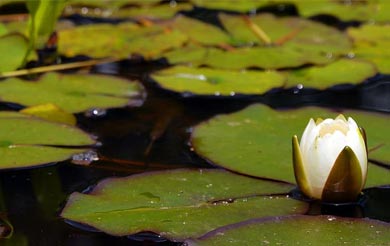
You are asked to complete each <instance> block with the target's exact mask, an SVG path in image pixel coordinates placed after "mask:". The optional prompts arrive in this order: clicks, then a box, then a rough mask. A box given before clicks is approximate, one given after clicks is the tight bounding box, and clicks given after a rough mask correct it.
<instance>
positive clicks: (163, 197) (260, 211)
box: [61, 169, 307, 241]
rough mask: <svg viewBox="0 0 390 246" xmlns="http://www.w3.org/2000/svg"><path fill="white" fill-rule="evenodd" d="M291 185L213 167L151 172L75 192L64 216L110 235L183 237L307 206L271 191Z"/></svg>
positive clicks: (293, 212) (287, 190) (296, 211)
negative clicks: (87, 192) (151, 234)
mask: <svg viewBox="0 0 390 246" xmlns="http://www.w3.org/2000/svg"><path fill="white" fill-rule="evenodd" d="M153 184H158V185H153ZM291 188H292V186H290V185H287V184H282V183H274V182H270V181H264V180H257V179H252V178H247V177H244V176H240V175H236V174H233V173H229V172H226V171H223V170H215V169H208V170H207V169H203V170H196V169H181V170H172V171H163V172H153V173H147V174H141V175H134V176H130V177H126V178H111V179H106V180H104V181H102V182H100V183H99V184H98V185H97V186H96V187H95V188H94V190H93V191H92V192H91V193H89V194H81V193H73V194H72V195H71V196H70V197H69V200H68V202H67V205H66V206H65V208H64V209H63V211H62V213H61V216H62V217H63V218H65V219H69V220H72V221H76V222H79V223H83V224H86V225H89V226H92V227H94V228H97V229H98V230H102V231H104V232H106V233H109V234H112V235H119V236H123V235H130V234H134V233H137V232H142V231H152V232H156V233H158V234H160V235H162V236H164V237H166V238H169V239H171V240H174V241H182V240H184V239H186V238H189V237H198V236H200V235H202V234H204V233H206V232H208V231H210V230H212V229H215V228H218V227H220V226H223V225H227V224H231V223H235V222H239V221H242V220H245V219H249V218H258V217H263V216H270V215H274V214H277V215H280V214H296V213H302V212H304V211H305V210H306V208H307V205H306V204H305V203H303V202H299V201H296V200H292V199H289V198H287V197H286V196H283V195H281V196H272V197H270V196H269V195H270V194H276V193H285V192H289V191H290V189H291ZM227 215H228V216H227Z"/></svg>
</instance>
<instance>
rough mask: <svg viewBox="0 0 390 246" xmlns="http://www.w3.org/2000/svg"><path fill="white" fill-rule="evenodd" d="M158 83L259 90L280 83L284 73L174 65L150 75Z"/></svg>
mask: <svg viewBox="0 0 390 246" xmlns="http://www.w3.org/2000/svg"><path fill="white" fill-rule="evenodd" d="M152 78H153V79H154V80H156V81H157V82H158V83H159V84H160V86H161V87H163V88H165V89H168V90H173V91H176V92H180V93H184V92H190V93H193V94H201V95H225V96H227V95H235V94H263V93H265V92H267V91H268V90H270V89H272V88H275V87H281V86H282V85H283V83H284V81H285V77H284V76H283V75H281V74H280V73H278V72H274V71H266V72H264V71H226V70H218V69H210V68H193V67H184V66H176V67H172V68H168V69H165V70H160V71H158V72H156V73H155V74H153V75H152Z"/></svg>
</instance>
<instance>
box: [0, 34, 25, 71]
mask: <svg viewBox="0 0 390 246" xmlns="http://www.w3.org/2000/svg"><path fill="white" fill-rule="evenodd" d="M27 48H28V43H27V39H26V38H25V37H24V36H23V35H20V34H6V35H4V36H1V37H0V54H1V58H0V73H1V72H9V71H14V70H15V69H17V68H18V67H19V66H21V65H22V62H23V58H24V55H25V54H26V51H27Z"/></svg>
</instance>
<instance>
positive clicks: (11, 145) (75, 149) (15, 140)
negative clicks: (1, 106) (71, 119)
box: [0, 111, 95, 169]
mask: <svg viewBox="0 0 390 246" xmlns="http://www.w3.org/2000/svg"><path fill="white" fill-rule="evenodd" d="M0 128H1V129H2V130H1V131H0V169H5V168H21V167H31V166H37V165H42V164H46V163H50V162H57V161H62V160H65V159H68V158H69V157H71V156H72V155H74V154H78V153H82V152H84V151H86V148H88V146H90V145H93V144H95V140H93V139H92V137H91V136H90V135H88V134H86V133H85V132H83V131H81V130H80V129H78V128H76V127H72V126H69V125H64V124H58V123H54V122H50V121H46V120H42V119H39V118H36V117H33V116H29V115H26V114H21V113H16V112H6V111H2V112H0ZM83 146H84V147H83ZM70 147H71V148H70Z"/></svg>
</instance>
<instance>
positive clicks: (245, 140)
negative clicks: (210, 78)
mask: <svg viewBox="0 0 390 246" xmlns="http://www.w3.org/2000/svg"><path fill="white" fill-rule="evenodd" d="M343 114H344V115H345V116H351V117H353V118H354V119H355V120H356V122H357V123H358V124H359V125H360V126H362V127H364V128H365V129H366V132H367V138H368V149H369V150H370V152H369V158H370V159H374V160H376V161H379V162H382V163H387V164H389V163H390V155H389V153H390V150H389V147H390V144H388V141H389V139H390V132H389V131H388V130H387V129H388V122H389V117H388V116H387V115H380V114H370V113H365V112H357V111H345V112H343ZM335 116H337V114H336V113H332V112H330V111H328V110H326V109H321V108H303V109H297V110H286V111H275V110H272V109H270V108H268V107H266V106H263V105H252V106H249V107H248V108H246V109H244V110H241V111H239V112H236V113H233V114H228V115H219V116H216V117H214V118H212V119H211V120H209V121H208V122H205V123H202V124H200V125H198V126H196V127H195V128H194V131H193V133H192V140H191V142H192V145H193V147H194V148H195V151H196V152H197V153H198V154H200V155H201V156H203V157H204V158H206V159H208V160H210V161H211V162H213V163H214V164H216V165H219V166H223V167H225V168H227V169H230V170H234V171H236V172H239V173H243V174H247V175H251V176H256V177H266V178H270V179H275V180H282V181H286V182H291V183H294V182H295V179H294V172H293V165H292V147H291V138H292V136H293V135H295V134H296V135H298V136H299V138H300V136H301V134H302V133H303V130H304V129H305V127H306V125H307V123H308V121H309V119H310V118H323V119H324V118H329V117H332V118H334V117H335ZM370 165H373V164H370ZM370 169H372V170H373V171H372V172H369V173H368V180H367V183H366V187H368V186H376V185H384V184H390V171H389V170H387V169H384V168H381V167H377V166H375V167H374V166H372V167H370Z"/></svg>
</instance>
